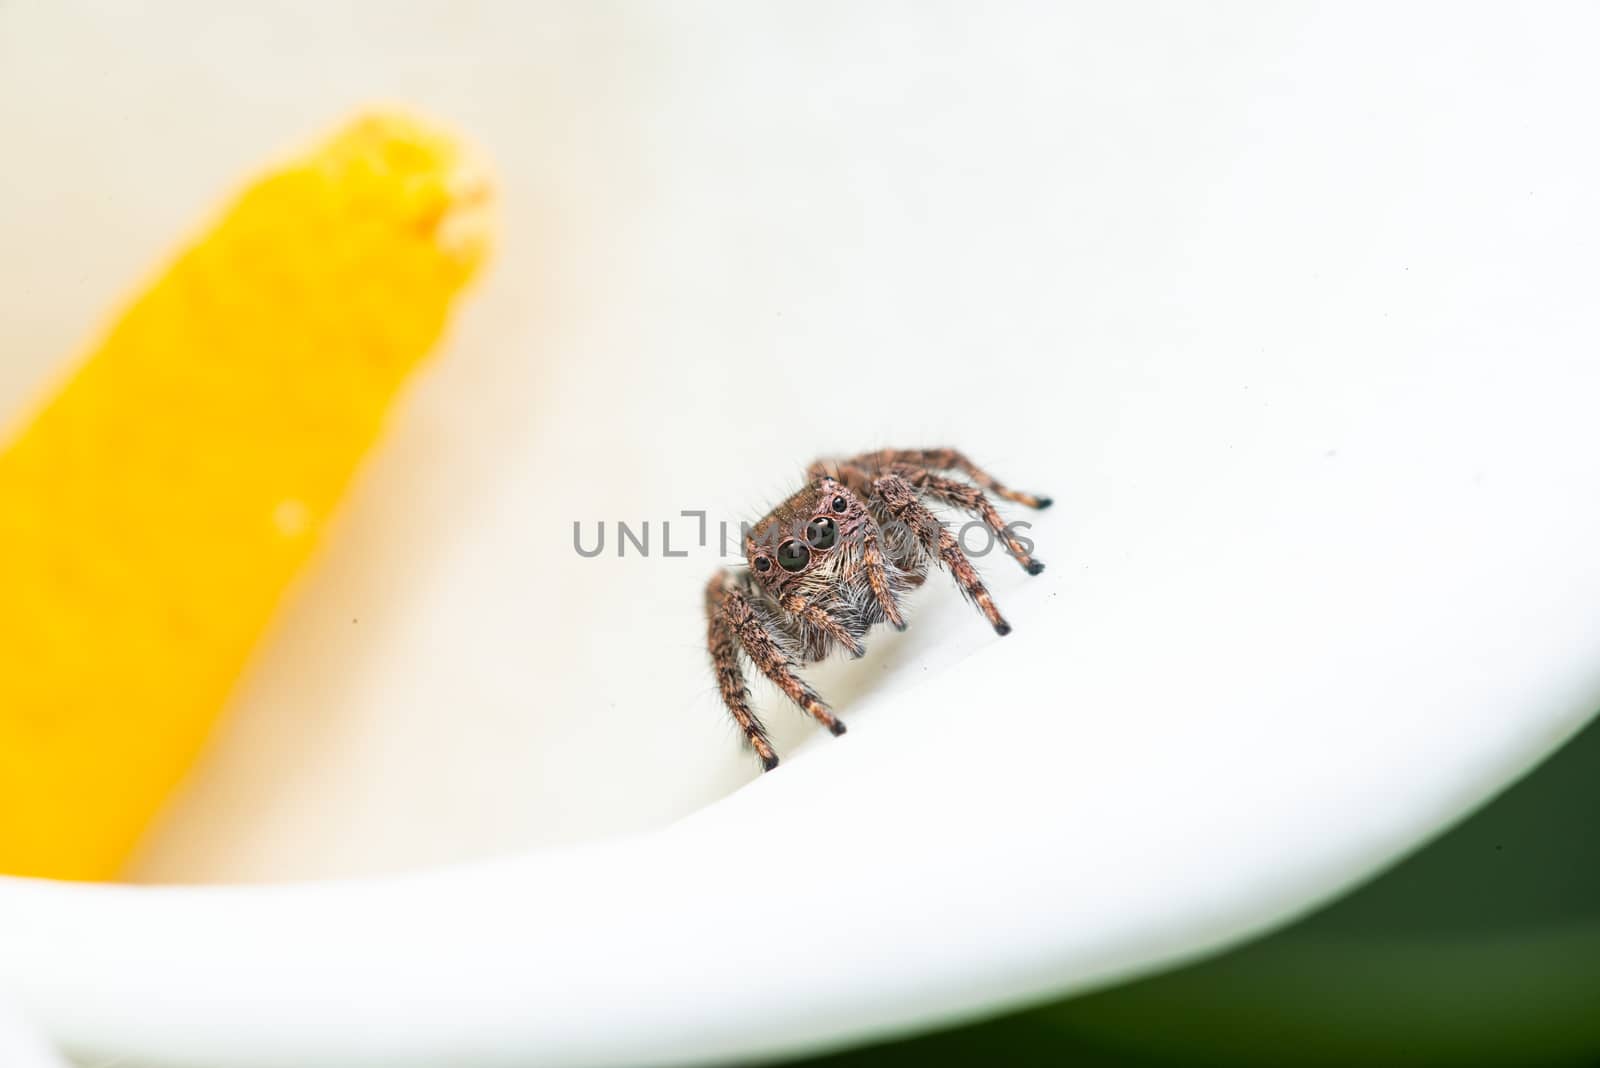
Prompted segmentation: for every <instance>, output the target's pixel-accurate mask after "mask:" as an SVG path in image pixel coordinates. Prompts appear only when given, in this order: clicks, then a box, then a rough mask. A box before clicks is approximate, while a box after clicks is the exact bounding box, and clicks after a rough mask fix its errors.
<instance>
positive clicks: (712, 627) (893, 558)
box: [706, 449, 1050, 771]
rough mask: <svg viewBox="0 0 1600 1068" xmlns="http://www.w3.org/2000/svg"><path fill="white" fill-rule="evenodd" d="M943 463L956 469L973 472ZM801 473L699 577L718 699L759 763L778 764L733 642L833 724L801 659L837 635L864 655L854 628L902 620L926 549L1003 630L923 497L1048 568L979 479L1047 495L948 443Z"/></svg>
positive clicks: (1003, 630)
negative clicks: (800, 480) (735, 546)
mask: <svg viewBox="0 0 1600 1068" xmlns="http://www.w3.org/2000/svg"><path fill="white" fill-rule="evenodd" d="M941 471H959V472H961V473H962V474H964V475H966V476H967V478H969V479H971V482H970V483H969V482H964V481H961V480H959V479H954V478H946V477H944V476H943V475H941V474H939V473H938V472H941ZM806 477H807V478H808V479H809V484H808V485H807V486H806V487H805V488H804V489H802V490H801V491H800V492H798V493H796V494H795V495H794V496H792V497H790V498H789V499H788V500H786V501H784V502H783V503H782V504H779V505H778V506H777V507H776V508H774V509H773V510H772V511H771V512H769V513H767V515H766V516H765V517H764V518H763V519H762V520H761V521H760V522H759V523H757V524H756V525H755V526H754V527H752V528H750V529H749V531H748V532H747V533H746V535H745V539H744V552H745V560H746V562H747V563H748V564H749V567H748V569H738V570H735V569H733V568H723V569H722V570H721V571H720V572H718V573H717V574H716V575H715V576H714V577H713V578H712V579H711V582H710V584H709V585H707V586H706V618H707V624H708V625H707V628H706V642H707V644H708V645H709V646H710V649H711V662H712V666H713V668H714V669H715V670H716V674H717V684H718V687H719V688H720V689H721V691H722V700H723V702H724V703H725V704H726V705H727V706H728V711H729V712H730V713H731V714H732V715H733V719H734V722H736V723H738V725H739V729H740V730H741V731H743V732H744V736H745V739H746V740H747V741H748V742H749V743H750V747H751V748H752V749H754V750H755V751H756V755H757V756H758V757H760V758H761V767H762V769H763V770H764V771H771V770H772V769H773V768H775V767H777V766H778V754H777V753H776V752H775V751H774V750H773V748H772V743H771V742H770V741H769V740H768V738H767V732H766V729H765V728H763V727H762V725H761V721H760V720H759V719H757V718H756V715H755V713H754V712H752V711H751V710H750V691H749V690H747V689H746V688H745V684H744V673H743V672H742V670H741V669H740V665H739V652H740V650H741V649H742V650H743V652H744V654H745V655H746V656H747V657H749V659H750V662H751V663H752V664H754V665H755V666H756V668H757V669H758V670H759V671H760V672H761V673H762V674H763V675H765V676H766V677H767V678H769V679H771V680H772V681H773V682H775V683H776V684H777V685H778V688H779V689H781V690H782V691H783V692H784V693H785V694H787V695H788V696H789V698H790V699H791V700H793V701H794V703H795V704H797V705H799V706H800V707H801V708H803V709H805V710H806V711H807V712H809V713H810V714H811V715H812V716H814V717H815V718H816V719H817V721H818V722H819V723H821V724H822V725H823V726H824V727H827V728H828V730H830V731H831V732H833V733H834V734H836V735H838V734H843V733H844V724H843V723H841V722H839V720H838V719H837V718H836V717H835V716H834V714H833V713H832V712H830V711H828V706H827V705H825V704H823V702H822V699H821V698H820V697H818V696H817V694H816V692H815V691H813V690H812V689H811V687H810V686H808V685H806V683H805V682H804V680H802V679H801V678H800V676H799V675H798V674H797V673H796V671H797V669H798V667H799V666H800V665H801V664H808V663H813V662H815V661H818V660H821V659H822V658H823V657H825V656H827V655H828V653H829V652H831V651H832V650H833V649H834V647H835V646H839V647H843V648H844V649H845V650H846V651H848V652H849V653H850V654H851V655H852V656H860V655H861V654H862V653H863V652H864V651H865V648H864V647H863V645H862V644H861V639H862V638H863V637H864V636H865V635H866V633H867V631H868V630H870V629H872V628H873V627H874V626H876V625H877V624H879V623H888V624H890V625H891V626H893V627H894V628H895V629H896V630H905V628H906V624H905V619H904V618H903V617H902V616H901V613H900V604H899V600H898V598H899V596H900V595H901V594H903V593H905V592H906V591H907V590H910V589H913V588H915V587H917V586H920V585H922V583H923V582H924V581H925V580H926V579H927V576H928V565H929V562H930V561H932V560H937V561H938V562H939V563H940V564H941V565H943V566H944V567H945V568H947V569H949V571H950V574H951V575H952V576H954V578H955V580H956V582H957V583H958V584H959V585H960V586H961V590H962V592H963V593H964V594H966V596H967V597H968V598H970V599H971V600H972V601H973V602H974V603H975V604H976V605H977V607H978V610H979V611H981V612H982V613H983V614H984V617H985V618H986V619H988V620H989V622H990V623H991V624H992V625H993V626H994V629H995V632H996V633H998V634H1002V635H1004V634H1009V633H1011V625H1010V624H1009V623H1007V622H1006V621H1005V619H1003V618H1002V617H1001V615H1000V610H999V609H998V608H996V607H995V605H994V600H993V599H992V598H991V597H990V596H989V591H988V590H986V589H984V586H983V581H982V580H981V579H979V578H978V573H977V571H976V570H975V569H974V568H973V566H972V561H971V560H969V559H968V558H967V555H966V553H964V552H963V551H962V549H961V545H960V543H959V542H958V541H957V539H956V536H955V535H954V534H952V533H951V532H950V531H949V530H948V529H947V528H946V527H945V525H944V524H943V523H941V522H940V521H939V519H938V517H937V516H935V515H934V514H933V513H932V512H931V511H929V510H928V507H927V505H925V504H924V503H923V500H924V499H925V498H926V499H928V500H932V501H938V502H940V503H943V504H947V505H952V506H954V507H956V508H959V509H961V510H963V511H966V512H970V513H972V514H974V515H976V516H978V517H979V518H980V519H982V520H983V522H984V524H985V525H987V526H988V528H989V530H990V531H992V532H993V534H994V536H995V537H996V538H998V539H999V540H1000V542H1001V543H1002V544H1004V545H1005V547H1006V549H1007V551H1008V552H1010V554H1011V555H1012V556H1014V557H1016V559H1017V562H1018V563H1020V564H1021V565H1022V566H1023V567H1024V568H1026V569H1027V571H1028V573H1029V574H1030V575H1037V574H1038V573H1039V572H1041V571H1043V570H1044V565H1043V564H1041V563H1040V562H1039V561H1037V560H1035V559H1033V558H1032V557H1031V556H1030V555H1028V553H1027V551H1026V550H1025V549H1024V547H1023V546H1022V544H1021V543H1020V542H1019V541H1018V540H1017V538H1016V536H1015V535H1014V534H1013V533H1012V531H1011V530H1010V528H1008V527H1007V526H1006V524H1005V522H1004V521H1003V520H1002V519H1001V518H1000V513H999V512H997V511H995V508H994V505H993V504H991V503H990V502H989V498H988V497H986V496H984V493H983V490H985V489H986V490H988V491H990V492H991V493H993V494H994V495H995V496H997V497H1003V498H1005V499H1006V500H1008V501H1016V502H1017V503H1019V504H1025V505H1028V506H1029V507H1031V508H1048V507H1049V506H1050V498H1048V497H1035V496H1032V495H1031V494H1027V493H1018V492H1017V491H1015V490H1010V489H1007V488H1006V487H1005V486H1002V485H1001V484H1000V483H999V482H997V481H995V479H994V478H992V477H991V476H990V475H988V474H987V473H985V472H984V471H983V470H981V469H980V468H978V467H977V466H976V465H974V464H973V463H972V461H970V460H968V459H967V458H966V457H965V456H963V455H961V453H959V452H956V451H955V450H953V449H883V450H881V451H879V452H868V453H862V454H861V455H860V456H855V457H852V458H850V459H848V460H839V461H835V460H818V461H817V462H816V463H814V464H812V465H811V466H810V467H809V468H808V469H807V470H806ZM972 483H976V484H977V485H973V484H972ZM979 487H982V489H980V488H979ZM892 535H898V536H892Z"/></svg>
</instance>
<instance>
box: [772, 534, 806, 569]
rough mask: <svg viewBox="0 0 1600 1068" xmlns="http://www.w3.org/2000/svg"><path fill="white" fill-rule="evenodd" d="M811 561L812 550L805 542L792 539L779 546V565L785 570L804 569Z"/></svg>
mask: <svg viewBox="0 0 1600 1068" xmlns="http://www.w3.org/2000/svg"><path fill="white" fill-rule="evenodd" d="M810 562H811V550H810V549H808V548H806V547H805V543H803V542H798V541H795V540H794V539H792V538H791V539H790V540H788V541H786V542H784V543H783V544H782V545H780V546H778V566H779V567H781V568H783V569H784V570H785V571H799V570H802V569H803V568H804V567H805V566H806V564H808V563H810Z"/></svg>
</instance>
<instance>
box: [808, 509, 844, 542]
mask: <svg viewBox="0 0 1600 1068" xmlns="http://www.w3.org/2000/svg"><path fill="white" fill-rule="evenodd" d="M838 537H839V528H838V527H836V526H834V525H833V520H831V519H829V518H828V517H827V516H825V515H824V516H818V517H817V518H816V519H813V520H812V521H811V522H809V523H807V524H806V544H807V545H809V546H811V547H812V548H813V549H831V548H833V543H834V542H835V541H836V540H838Z"/></svg>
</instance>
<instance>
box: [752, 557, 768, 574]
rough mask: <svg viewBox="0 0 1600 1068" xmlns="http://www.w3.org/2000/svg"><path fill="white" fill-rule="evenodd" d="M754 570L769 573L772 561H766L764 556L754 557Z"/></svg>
mask: <svg viewBox="0 0 1600 1068" xmlns="http://www.w3.org/2000/svg"><path fill="white" fill-rule="evenodd" d="M755 568H756V570H757V571H771V570H772V561H771V560H768V559H767V558H766V557H765V556H758V557H756V563H755Z"/></svg>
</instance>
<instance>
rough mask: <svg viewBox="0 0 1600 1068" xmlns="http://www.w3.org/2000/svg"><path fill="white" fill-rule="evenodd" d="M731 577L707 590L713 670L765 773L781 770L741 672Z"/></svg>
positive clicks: (724, 699)
mask: <svg viewBox="0 0 1600 1068" xmlns="http://www.w3.org/2000/svg"><path fill="white" fill-rule="evenodd" d="M730 577H731V576H730V573H729V572H727V571H722V572H719V573H718V574H716V575H715V576H713V577H712V579H711V582H710V583H709V584H708V585H707V586H706V645H707V647H708V648H709V649H710V651H711V667H712V670H713V671H715V672H716V675H717V689H718V690H720V691H721V692H722V703H723V704H724V705H727V706H728V713H729V714H730V715H732V716H733V721H734V722H735V723H737V724H738V725H739V729H740V730H741V731H743V732H744V736H745V740H746V741H748V742H749V743H750V748H751V749H754V750H755V751H756V756H758V757H760V758H761V770H762V771H771V770H772V769H773V768H775V767H777V766H778V754H777V752H776V751H775V750H774V749H773V748H772V742H771V740H770V739H768V738H767V729H766V728H765V727H763V726H762V725H761V721H760V720H759V719H757V718H756V714H755V713H754V712H752V711H751V710H750V691H749V689H747V688H746V687H745V684H744V672H743V671H741V670H740V668H739V652H738V647H737V646H736V645H735V643H734V623H733V620H732V618H730V613H729V611H728V596H729V593H730V590H731V588H730V585H729V580H730ZM741 596H742V595H741Z"/></svg>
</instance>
